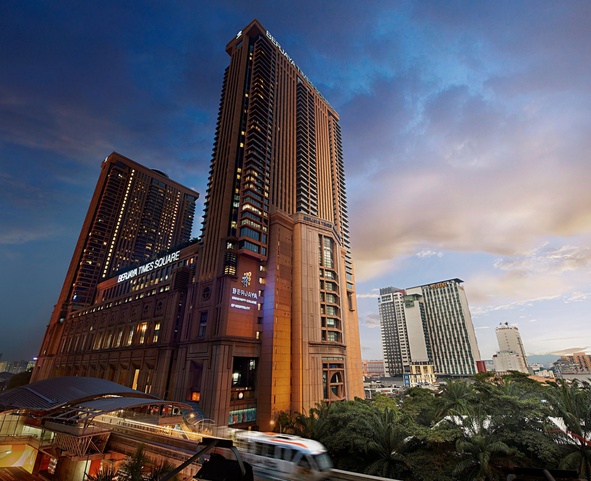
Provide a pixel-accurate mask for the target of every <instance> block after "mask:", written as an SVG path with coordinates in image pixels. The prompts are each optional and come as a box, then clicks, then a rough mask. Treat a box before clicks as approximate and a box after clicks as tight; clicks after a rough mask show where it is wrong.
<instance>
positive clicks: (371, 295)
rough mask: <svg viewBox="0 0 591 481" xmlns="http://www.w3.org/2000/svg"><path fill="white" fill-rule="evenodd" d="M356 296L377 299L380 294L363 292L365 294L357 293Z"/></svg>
mask: <svg viewBox="0 0 591 481" xmlns="http://www.w3.org/2000/svg"><path fill="white" fill-rule="evenodd" d="M357 297H358V298H361V299H377V298H378V297H380V294H379V293H378V294H375V293H365V294H357Z"/></svg>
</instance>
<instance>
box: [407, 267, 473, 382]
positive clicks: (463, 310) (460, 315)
mask: <svg viewBox="0 0 591 481" xmlns="http://www.w3.org/2000/svg"><path fill="white" fill-rule="evenodd" d="M463 282H464V281H462V280H461V279H457V278H456V279H448V280H445V281H441V282H435V283H433V284H427V285H424V286H418V287H412V288H410V289H407V290H406V292H407V293H408V294H418V295H420V296H422V302H423V303H424V306H425V314H426V318H427V331H428V336H429V344H430V346H431V352H432V355H433V364H434V365H435V372H436V373H437V374H440V375H449V376H470V375H473V374H476V373H477V372H478V371H479V369H481V368H482V367H481V366H480V365H481V359H480V350H479V349H478V342H477V340H476V333H475V332H474V325H473V324H472V316H471V315H470V309H469V307H468V298H467V297H466V292H465V291H464V286H463Z"/></svg>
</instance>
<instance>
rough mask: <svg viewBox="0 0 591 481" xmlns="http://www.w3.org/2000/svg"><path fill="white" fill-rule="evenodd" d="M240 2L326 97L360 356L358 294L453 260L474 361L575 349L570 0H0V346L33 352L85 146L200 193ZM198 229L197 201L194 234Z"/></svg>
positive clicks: (590, 303) (588, 73)
mask: <svg viewBox="0 0 591 481" xmlns="http://www.w3.org/2000/svg"><path fill="white" fill-rule="evenodd" d="M253 18H257V19H258V20H259V21H260V22H261V23H262V24H263V25H264V26H265V28H267V29H268V30H269V32H270V33H271V34H272V35H273V36H274V37H275V38H276V39H277V41H278V42H279V43H280V44H281V46H282V47H283V49H284V50H285V51H286V52H287V53H288V54H289V56H290V57H291V58H292V59H293V60H294V61H295V62H296V63H297V64H298V66H299V67H300V68H301V69H302V71H303V72H304V73H305V74H306V76H307V77H308V78H309V79H310V80H311V81H312V82H313V83H314V85H315V86H316V87H317V88H318V89H319V90H320V91H321V92H322V93H323V95H324V96H325V97H326V98H327V99H328V100H329V102H330V103H331V105H332V106H333V107H334V108H335V109H336V110H337V111H338V112H339V115H340V118H341V127H342V134H343V148H344V155H345V173H346V180H347V196H348V205H349V222H350V230H351V241H352V252H353V260H354V262H355V272H356V280H357V294H358V311H359V322H360V332H361V346H362V355H363V358H364V359H380V358H382V352H381V343H380V329H379V316H378V306H377V295H378V292H379V289H380V288H382V287H388V286H393V287H399V288H407V287H412V286H416V285H423V284H429V283H433V282H437V281H441V280H445V279H450V278H460V279H462V280H463V281H464V287H465V290H466V294H467V297H468V302H469V304H470V310H471V314H472V320H473V323H474V326H475V329H476V333H477V338H478V343H479V347H480V352H481V355H482V357H483V359H490V358H491V357H492V355H493V354H494V352H496V351H497V350H498V345H497V341H496V336H495V327H496V326H498V325H499V323H501V322H502V323H505V322H507V323H509V324H510V325H517V326H518V327H519V331H520V333H521V337H522V339H523V343H524V345H525V349H526V351H527V353H528V354H544V353H558V354H560V353H566V352H570V351H578V350H588V351H589V352H591V322H589V313H590V311H591V186H590V184H591V154H590V152H591V28H589V25H590V24H591V2H587V1H582V0H581V1H576V0H572V1H571V0H569V1H564V2H555V1H546V0H540V1H537V0H536V1H533V0H532V1H517V0H511V1H503V0H500V1H481V2H473V1H451V0H450V1H445V2H442V1H427V0H423V1H380V0H372V1H371V2H359V1H349V0H335V1H323V0H314V1H309V0H299V1H298V2H288V1H279V0H276V1H271V0H269V1H250V2H244V1H233V0H232V1H230V0H225V1H224V0H217V1H206V0H203V1H175V2H142V1H134V2H109V1H107V2H79V1H76V2H74V1H72V2H63V1H59V0H57V1H56V0H52V1H43V0H39V1H35V2H23V1H21V0H14V1H13V0H5V1H3V2H1V4H0V305H1V309H0V352H2V353H3V357H2V359H3V360H17V359H30V358H32V357H33V356H35V355H36V354H37V351H38V349H39V347H40V344H41V340H42V337H43V334H44V332H45V328H46V325H47V323H48V321H49V317H50V315H51V311H52V309H53V305H54V304H55V302H56V300H57V296H58V293H59V290H60V288H61V285H62V283H63V280H64V277H65V274H66V270H67V267H68V265H69V262H70V259H71V256H72V253H73V250H74V246H75V244H76V240H77V238H78V234H79V232H80V228H81V226H82V222H83V220H84V216H85V214H86V210H87V208H88V205H89V202H90V199H91V195H92V192H93V190H94V187H95V185H96V181H97V179H98V176H99V172H100V165H101V162H102V160H103V159H104V158H105V157H106V156H107V155H109V154H110V153H111V152H112V151H116V152H119V153H121V154H123V155H124V156H126V157H129V158H131V159H133V160H135V161H137V162H139V163H141V164H143V165H146V166H148V167H151V168H157V169H159V170H162V171H164V172H166V173H167V174H168V175H169V176H170V178H172V179H174V180H176V181H177V182H180V183H182V184H184V185H187V186H188V187H191V188H193V189H195V190H197V191H198V192H200V193H201V194H202V197H201V199H200V200H199V204H198V209H197V210H198V213H199V215H200V214H201V212H202V207H203V198H204V197H205V190H206V185H207V173H208V170H209V164H210V161H211V150H212V146H213V139H214V131H215V122H216V117H217V110H218V105H219V98H220V93H221V84H222V77H223V72H224V69H225V68H226V66H227V65H228V63H229V57H228V55H227V54H226V52H225V45H226V44H227V43H228V42H229V41H230V40H231V39H232V38H233V37H234V36H235V35H236V34H237V33H238V32H239V31H240V30H241V29H242V28H243V27H245V26H246V25H247V24H248V23H250V21H251V20H252V19H253ZM199 230H200V219H198V220H197V221H196V224H195V229H194V232H195V234H196V235H197V234H198V232H199Z"/></svg>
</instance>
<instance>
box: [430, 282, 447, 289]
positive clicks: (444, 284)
mask: <svg viewBox="0 0 591 481" xmlns="http://www.w3.org/2000/svg"><path fill="white" fill-rule="evenodd" d="M442 287H447V282H438V283H437V284H431V285H430V286H429V289H441V288H442Z"/></svg>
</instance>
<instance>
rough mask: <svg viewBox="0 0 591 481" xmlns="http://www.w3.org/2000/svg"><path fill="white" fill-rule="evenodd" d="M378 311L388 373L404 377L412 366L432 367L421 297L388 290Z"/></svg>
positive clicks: (380, 298)
mask: <svg viewBox="0 0 591 481" xmlns="http://www.w3.org/2000/svg"><path fill="white" fill-rule="evenodd" d="M378 307H379V311H380V328H381V334H382V351H383V355H384V361H385V370H386V373H388V375H389V376H403V375H404V374H408V373H410V372H411V366H413V365H419V364H421V365H422V364H432V355H431V349H430V345H429V337H428V334H427V319H426V317H425V306H424V303H423V302H422V296H420V295H418V294H407V292H406V291H404V290H403V289H396V288H394V287H386V288H383V289H380V297H379V298H378Z"/></svg>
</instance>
